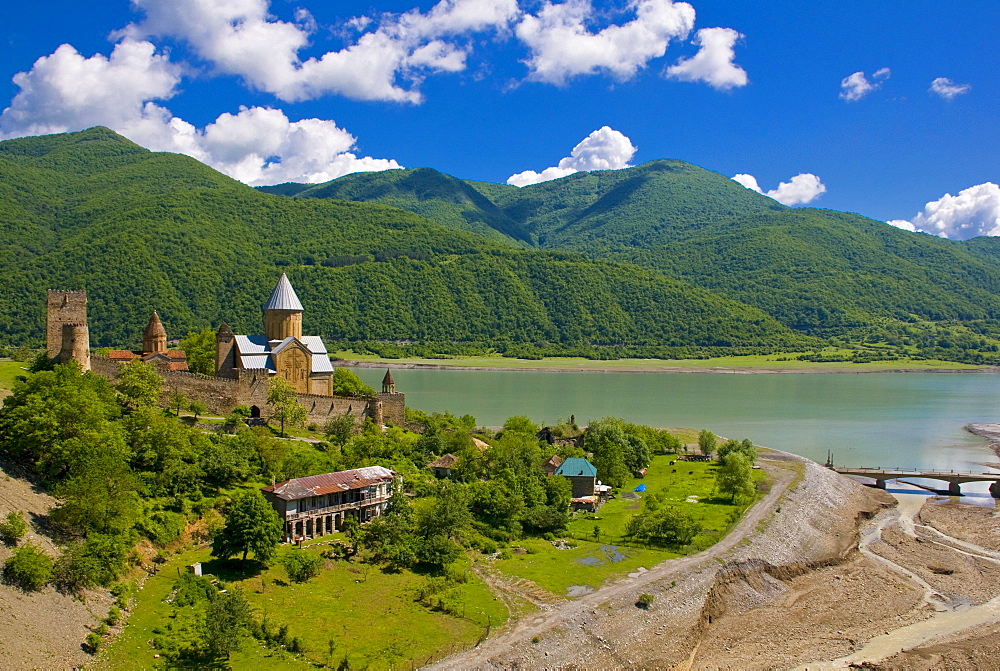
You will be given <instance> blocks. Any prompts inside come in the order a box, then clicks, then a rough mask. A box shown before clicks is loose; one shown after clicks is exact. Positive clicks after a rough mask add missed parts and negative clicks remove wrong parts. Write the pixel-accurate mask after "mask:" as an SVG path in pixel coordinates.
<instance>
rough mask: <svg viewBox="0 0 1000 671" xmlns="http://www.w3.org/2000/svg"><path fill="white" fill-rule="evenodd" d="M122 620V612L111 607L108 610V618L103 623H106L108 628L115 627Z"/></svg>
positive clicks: (115, 607) (116, 607)
mask: <svg viewBox="0 0 1000 671" xmlns="http://www.w3.org/2000/svg"><path fill="white" fill-rule="evenodd" d="M121 619H122V611H121V609H120V608H118V606H112V607H111V608H108V616H107V617H106V618H104V621H105V622H107V623H108V626H111V627H113V626H115V625H116V624H118V622H119V621H120V620H121Z"/></svg>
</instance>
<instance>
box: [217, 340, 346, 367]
mask: <svg viewBox="0 0 1000 671" xmlns="http://www.w3.org/2000/svg"><path fill="white" fill-rule="evenodd" d="M235 340H236V352H237V353H238V354H239V357H240V363H242V365H243V368H247V369H258V370H260V369H266V370H269V371H271V372H272V373H273V372H274V370H275V365H274V360H273V359H272V358H271V353H272V352H278V351H280V350H282V349H284V348H285V347H287V346H288V344H289V343H290V342H291V341H292V340H294V338H292V337H288V338H285V339H284V340H282V341H280V342H278V341H274V343H275V345H274V347H273V348H272V346H271V345H272V343H271V342H268V340H267V338H265V337H264V336H262V335H251V336H248V335H238V336H235ZM299 341H300V342H301V343H302V344H303V345H305V346H306V348H307V349H308V350H309V352H310V353H311V354H312V372H313V373H332V372H333V362H331V361H330V356H329V355H328V354H327V351H326V345H324V344H323V338H321V337H320V336H302V337H301V338H299Z"/></svg>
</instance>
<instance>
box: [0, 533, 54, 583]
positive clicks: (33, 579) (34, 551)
mask: <svg viewBox="0 0 1000 671" xmlns="http://www.w3.org/2000/svg"><path fill="white" fill-rule="evenodd" d="M3 577H4V579H5V580H7V582H9V583H10V584H12V585H15V586H17V587H20V588H21V589H23V590H24V591H26V592H37V591H38V590H40V589H42V588H43V587H45V585H47V584H48V583H49V581H50V580H52V559H51V558H50V557H49V556H48V555H47V554H45V553H44V552H42V550H41V549H40V548H39V547H38V546H36V545H24V546H22V547H19V548H17V549H16V550H14V554H13V555H11V556H10V558H9V559H8V560H7V561H6V562H4V565H3Z"/></svg>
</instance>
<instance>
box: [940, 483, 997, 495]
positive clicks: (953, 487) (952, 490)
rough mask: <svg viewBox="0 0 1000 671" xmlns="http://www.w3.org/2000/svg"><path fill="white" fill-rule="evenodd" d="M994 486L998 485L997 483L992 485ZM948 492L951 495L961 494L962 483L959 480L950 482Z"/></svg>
mask: <svg viewBox="0 0 1000 671" xmlns="http://www.w3.org/2000/svg"><path fill="white" fill-rule="evenodd" d="M994 486H996V485H991V487H994ZM948 494H950V495H951V496H961V495H962V485H960V484H959V483H957V482H949V483H948Z"/></svg>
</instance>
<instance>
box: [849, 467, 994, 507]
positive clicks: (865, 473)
mask: <svg viewBox="0 0 1000 671" xmlns="http://www.w3.org/2000/svg"><path fill="white" fill-rule="evenodd" d="M831 468H832V469H833V470H835V471H836V472H838V473H840V474H841V475H856V476H858V477H863V478H871V479H872V480H874V481H875V486H876V487H878V488H879V489H885V482H886V480H902V479H904V478H926V479H928V480H942V481H944V482H947V483H948V493H949V494H951V495H952V496H961V495H962V483H965V482H989V483H991V484H990V494H992V495H993V498H995V499H1000V473H971V472H961V471H909V470H903V469H888V468H843V467H832V466H831Z"/></svg>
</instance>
